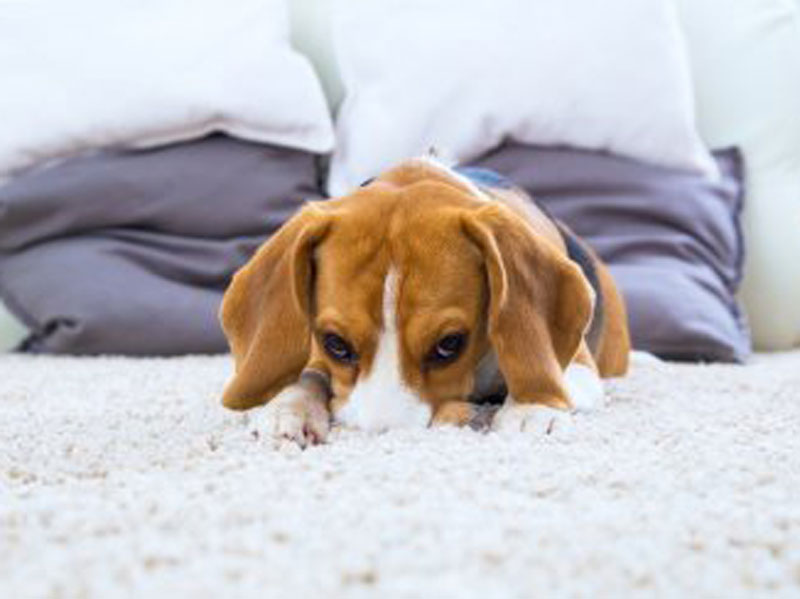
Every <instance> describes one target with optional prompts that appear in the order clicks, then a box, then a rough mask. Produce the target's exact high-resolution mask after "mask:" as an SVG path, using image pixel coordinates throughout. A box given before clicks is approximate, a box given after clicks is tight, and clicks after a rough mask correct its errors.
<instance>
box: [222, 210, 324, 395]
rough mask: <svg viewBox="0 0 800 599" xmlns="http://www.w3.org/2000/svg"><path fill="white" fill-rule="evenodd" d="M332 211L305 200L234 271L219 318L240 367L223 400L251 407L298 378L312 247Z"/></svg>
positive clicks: (305, 342)
mask: <svg viewBox="0 0 800 599" xmlns="http://www.w3.org/2000/svg"><path fill="white" fill-rule="evenodd" d="M329 224H330V216H329V214H327V213H326V212H325V211H324V210H323V209H322V208H320V207H319V206H316V205H315V204H313V203H309V204H306V206H305V207H303V208H302V209H301V210H300V211H299V212H298V213H297V214H296V215H295V216H294V217H292V218H291V219H290V220H289V221H288V222H287V223H286V224H285V225H284V226H283V227H282V228H281V229H280V230H279V231H278V232H277V233H276V234H275V235H274V236H273V237H271V238H270V239H269V240H268V241H267V242H265V243H264V244H263V245H262V246H261V247H260V248H259V249H258V251H257V252H256V254H255V255H254V256H253V257H252V258H251V259H250V261H249V262H248V263H247V264H245V265H244V266H243V267H242V268H241V269H240V270H239V271H238V272H237V273H236V274H235V275H234V277H233V281H232V282H231V284H230V286H229V287H228V289H227V291H226V292H225V295H224V297H223V299H222V307H221V308H220V320H221V321H222V328H223V330H224V331H225V335H226V336H227V338H228V343H229V344H230V347H231V352H232V354H233V359H234V363H235V373H234V375H233V378H232V379H231V380H230V381H229V382H228V385H227V387H226V388H225V392H224V394H223V398H222V403H223V405H224V406H225V407H227V408H231V409H234V410H246V409H248V408H252V407H254V406H257V405H260V404H263V403H266V402H267V401H268V400H269V399H271V398H272V397H273V396H274V395H276V394H277V393H278V392H279V391H280V390H281V389H282V388H283V387H285V386H286V385H289V384H291V383H293V382H294V381H296V380H297V377H298V375H299V374H300V371H301V370H302V369H303V367H304V366H305V364H306V361H307V360H308V354H309V347H310V343H311V332H310V328H309V310H310V305H309V304H310V301H311V277H312V267H311V260H312V251H313V247H314V246H315V245H316V243H318V242H319V241H320V240H321V239H322V237H323V236H324V235H325V232H326V231H327V229H328V226H329Z"/></svg>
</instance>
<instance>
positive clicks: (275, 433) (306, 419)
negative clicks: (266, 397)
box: [250, 386, 330, 449]
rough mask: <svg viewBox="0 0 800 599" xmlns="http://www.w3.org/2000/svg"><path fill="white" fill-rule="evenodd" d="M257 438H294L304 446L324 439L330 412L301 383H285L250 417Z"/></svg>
mask: <svg viewBox="0 0 800 599" xmlns="http://www.w3.org/2000/svg"><path fill="white" fill-rule="evenodd" d="M250 429H251V432H252V434H253V436H254V437H256V438H258V439H262V438H263V439H267V440H272V441H275V442H277V443H281V442H286V441H289V442H293V443H296V444H297V445H299V446H300V447H301V448H303V449H305V448H306V447H307V446H309V445H316V444H318V443H322V442H324V441H325V438H326V437H327V436H328V432H329V431H330V413H329V412H328V408H327V406H326V405H325V403H324V402H323V401H322V400H320V399H319V398H318V397H316V396H315V395H313V394H312V393H310V392H309V391H308V390H307V389H303V388H302V387H297V386H292V387H287V388H286V389H284V390H283V391H281V392H280V393H279V394H278V395H276V396H275V397H273V398H272V399H271V400H270V402H269V403H268V404H267V405H265V406H264V407H263V408H259V409H258V412H257V413H255V414H254V415H253V417H251V419H250Z"/></svg>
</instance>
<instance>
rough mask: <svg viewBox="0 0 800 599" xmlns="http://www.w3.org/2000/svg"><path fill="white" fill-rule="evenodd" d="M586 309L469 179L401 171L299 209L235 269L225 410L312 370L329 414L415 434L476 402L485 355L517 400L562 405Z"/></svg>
mask: <svg viewBox="0 0 800 599" xmlns="http://www.w3.org/2000/svg"><path fill="white" fill-rule="evenodd" d="M591 311H592V298H591V291H590V290H589V289H588V286H587V284H586V281H585V279H584V277H583V275H582V274H581V272H580V269H579V268H578V267H576V266H575V265H574V264H573V263H572V262H570V261H569V260H568V259H567V258H566V257H565V256H564V255H563V252H562V251H560V250H559V248H558V247H557V245H556V244H554V243H552V242H551V241H548V240H547V239H545V237H544V236H543V235H541V234H539V233H537V231H535V230H534V228H533V227H532V226H531V225H530V223H528V222H527V221H526V220H525V219H524V218H522V217H521V216H520V215H519V214H517V213H516V212H514V211H513V210H512V209H510V208H508V207H507V206H505V205H503V204H502V203H499V202H492V201H489V200H487V198H486V197H485V196H484V195H483V194H482V193H481V192H480V191H479V190H478V189H476V188H475V187H474V186H472V185H471V184H470V183H469V182H468V181H467V180H466V179H462V178H461V177H459V176H457V175H456V174H455V173H453V172H451V171H449V170H448V169H443V168H442V167H439V166H436V165H433V164H431V163H429V162H427V161H423V160H414V161H408V162H406V163H403V164H402V165H400V166H399V167H397V168H395V169H393V170H391V171H389V172H387V173H385V174H384V175H382V176H381V177H379V178H377V179H375V180H374V181H372V182H371V183H370V184H368V185H366V186H364V187H362V188H359V189H357V190H355V191H354V192H353V193H352V194H351V195H348V196H346V197H343V198H340V199H336V200H330V201H325V202H312V203H309V204H307V205H306V206H305V207H304V208H303V209H302V210H300V212H299V213H297V214H296V215H295V216H294V217H293V218H292V219H291V220H290V221H289V222H287V223H286V225H285V226H284V227H283V228H282V229H281V230H280V231H278V233H277V234H276V235H274V236H273V237H272V238H271V239H270V240H269V241H267V242H266V243H265V244H264V245H263V246H262V247H261V248H260V249H259V250H258V252H257V253H256V255H255V256H254V257H253V258H252V259H251V260H250V262H249V263H248V264H247V265H245V266H244V267H243V268H242V269H241V270H240V271H239V272H238V273H237V274H236V275H235V277H234V279H233V282H232V283H231V285H230V287H229V288H228V290H227V292H226V294H225V297H224V300H223V305H222V310H221V319H222V323H223V328H224V330H225V333H226V335H227V337H228V339H229V342H230V346H231V350H232V352H233V356H234V359H235V363H236V372H235V375H234V377H233V378H232V380H231V381H230V382H229V384H228V386H227V388H226V390H225V394H224V398H223V403H224V405H225V406H227V407H229V408H233V409H247V408H250V407H253V406H255V405H258V404H262V403H264V402H265V401H267V400H268V399H269V398H271V397H272V396H274V395H275V394H276V393H278V392H279V391H280V390H281V389H282V388H283V387H285V386H287V385H289V384H292V383H293V382H295V381H296V380H297V378H298V376H299V375H300V373H301V371H303V370H304V369H313V370H316V371H319V372H322V373H324V375H325V376H326V377H328V378H329V381H330V382H329V385H330V390H331V393H332V397H333V399H332V402H331V406H332V410H333V413H334V417H335V418H336V419H338V420H340V421H343V422H345V423H348V424H352V425H355V426H358V427H360V428H366V429H373V430H374V429H384V428H392V427H396V426H409V425H420V426H425V425H427V424H428V422H429V420H430V417H431V414H432V412H434V411H435V410H436V408H437V406H438V405H440V404H442V403H443V402H445V401H448V400H454V399H464V398H466V397H467V396H468V395H469V394H470V392H471V390H472V388H473V385H474V382H475V374H476V369H477V366H478V363H479V362H480V361H481V359H482V358H483V357H484V356H485V355H486V354H487V352H488V351H489V350H490V349H493V350H494V352H495V354H496V356H497V361H498V365H499V368H500V370H501V372H502V375H503V377H504V379H505V381H506V385H507V387H508V391H509V393H510V394H511V395H512V396H513V397H516V398H522V397H535V396H537V395H538V394H541V393H549V394H550V395H552V396H558V397H566V394H565V393H564V390H563V388H562V387H561V377H560V372H561V370H562V369H563V368H564V367H565V366H566V365H567V364H568V363H569V361H570V360H571V359H572V357H573V356H574V354H575V352H576V350H577V348H578V344H579V342H580V340H581V337H582V335H583V333H584V330H585V329H586V325H587V323H588V322H589V319H590V317H591ZM565 401H566V400H565Z"/></svg>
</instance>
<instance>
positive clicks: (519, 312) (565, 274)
mask: <svg viewBox="0 0 800 599" xmlns="http://www.w3.org/2000/svg"><path fill="white" fill-rule="evenodd" d="M463 223H464V230H465V232H466V234H467V236H468V237H470V238H471V239H472V240H473V242H474V243H475V244H476V245H477V246H478V247H479V248H480V250H481V252H482V253H483V256H484V260H485V265H486V272H487V278H488V284H489V288H490V304H489V313H488V323H489V337H490V341H491V343H492V345H493V346H494V349H495V352H496V353H497V358H498V362H499V366H500V370H501V372H502V373H503V376H504V378H505V380H506V385H507V387H508V392H509V395H510V396H511V397H513V398H514V399H515V400H516V401H520V402H541V403H545V404H547V405H550V406H553V407H560V408H568V407H570V400H569V398H568V395H567V392H566V389H565V388H564V383H563V370H564V368H566V366H567V365H568V364H569V363H570V361H571V360H572V358H573V357H574V356H575V353H576V352H577V350H578V346H579V344H580V342H581V339H582V337H583V334H584V332H585V330H586V327H587V325H588V324H589V321H590V318H591V314H592V310H593V302H594V298H593V297H592V291H591V289H590V287H589V285H588V283H587V282H586V280H585V278H584V276H583V274H582V273H581V271H580V268H579V267H578V266H577V265H575V264H573V263H572V262H571V261H570V260H569V259H568V258H566V257H565V256H563V255H561V254H560V253H559V251H558V249H557V248H556V247H555V246H554V245H553V244H552V243H551V242H549V241H547V240H545V239H544V238H542V237H541V236H539V235H537V234H536V233H535V232H534V230H533V229H532V228H531V226H530V225H528V224H527V223H526V222H525V221H524V220H522V219H521V218H520V217H519V216H517V215H516V214H514V213H513V212H511V211H510V210H509V209H508V208H506V207H505V206H502V205H499V204H492V205H491V206H487V207H484V208H480V209H479V210H477V211H475V212H472V213H468V214H466V215H465V216H464V219H463Z"/></svg>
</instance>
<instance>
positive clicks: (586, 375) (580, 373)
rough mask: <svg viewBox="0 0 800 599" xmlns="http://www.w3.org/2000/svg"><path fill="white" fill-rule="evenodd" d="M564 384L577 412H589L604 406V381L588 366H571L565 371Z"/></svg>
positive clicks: (573, 364) (574, 364)
mask: <svg viewBox="0 0 800 599" xmlns="http://www.w3.org/2000/svg"><path fill="white" fill-rule="evenodd" d="M564 382H565V384H566V386H567V393H569V397H570V399H571V400H572V406H573V408H574V409H575V411H576V412H589V411H591V410H595V409H597V408H599V407H600V406H601V405H603V396H604V393H605V391H604V389H603V381H602V380H600V377H599V376H598V375H597V373H596V372H595V371H594V370H592V369H591V368H589V367H588V366H585V365H584V364H577V363H572V364H570V365H569V366H567V369H566V370H565V371H564Z"/></svg>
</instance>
